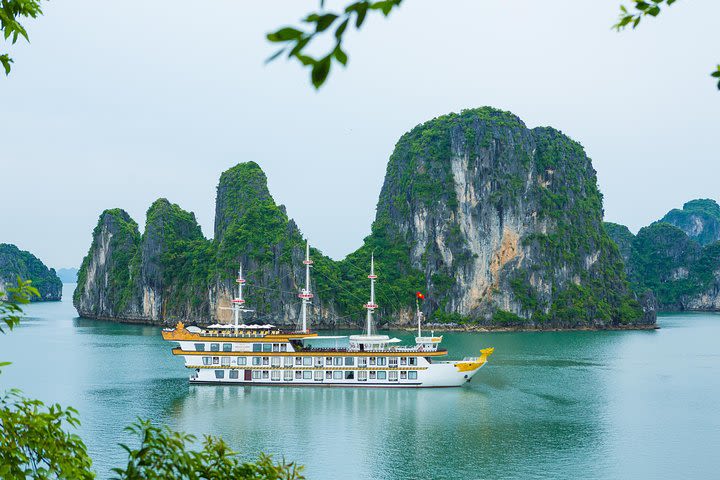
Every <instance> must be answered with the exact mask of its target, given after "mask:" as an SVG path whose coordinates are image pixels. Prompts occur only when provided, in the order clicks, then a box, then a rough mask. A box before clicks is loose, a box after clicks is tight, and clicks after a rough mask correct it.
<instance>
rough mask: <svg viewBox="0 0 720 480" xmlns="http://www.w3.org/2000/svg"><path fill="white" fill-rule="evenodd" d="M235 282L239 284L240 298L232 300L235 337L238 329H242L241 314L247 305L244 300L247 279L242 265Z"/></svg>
mask: <svg viewBox="0 0 720 480" xmlns="http://www.w3.org/2000/svg"><path fill="white" fill-rule="evenodd" d="M235 281H236V282H237V284H238V296H237V298H233V299H232V304H233V313H234V314H235V335H237V333H238V328H240V314H241V313H242V312H243V311H244V310H245V309H244V308H243V305H244V304H245V299H244V298H243V285H245V279H244V278H243V274H242V264H240V269H239V270H238V276H237V279H235Z"/></svg>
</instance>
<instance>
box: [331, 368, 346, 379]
mask: <svg viewBox="0 0 720 480" xmlns="http://www.w3.org/2000/svg"><path fill="white" fill-rule="evenodd" d="M332 375H333V380H342V378H343V373H342V372H341V371H340V370H335V371H334V372H332Z"/></svg>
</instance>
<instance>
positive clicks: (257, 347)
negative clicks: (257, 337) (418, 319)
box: [253, 343, 262, 352]
mask: <svg viewBox="0 0 720 480" xmlns="http://www.w3.org/2000/svg"><path fill="white" fill-rule="evenodd" d="M253 352H262V344H260V343H253Z"/></svg>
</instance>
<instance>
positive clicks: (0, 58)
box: [0, 55, 13, 331]
mask: <svg viewBox="0 0 720 480" xmlns="http://www.w3.org/2000/svg"><path fill="white" fill-rule="evenodd" d="M0 63H2V66H3V68H4V69H5V75H8V74H9V73H10V64H11V63H13V60H12V58H10V57H9V56H8V55H0ZM0 331H2V330H0Z"/></svg>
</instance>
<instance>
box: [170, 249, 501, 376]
mask: <svg viewBox="0 0 720 480" xmlns="http://www.w3.org/2000/svg"><path fill="white" fill-rule="evenodd" d="M303 263H304V265H305V286H304V288H302V289H301V290H300V294H299V295H298V297H299V298H300V301H301V314H300V316H301V325H299V326H298V328H296V329H295V330H286V329H281V328H278V327H275V326H274V325H269V324H264V325H259V324H251V325H246V324H244V323H242V321H241V318H242V314H243V313H245V312H250V311H251V310H248V309H246V308H245V300H244V298H243V287H244V286H245V283H246V280H245V279H244V278H243V275H242V267H241V268H240V271H239V272H238V277H237V279H236V282H237V288H238V290H237V297H236V298H233V299H232V300H231V306H230V307H228V308H230V309H231V310H232V311H233V314H234V323H232V324H214V325H209V326H207V327H197V326H188V327H186V326H185V325H183V323H182V322H179V323H178V324H177V325H176V326H175V328H166V329H164V330H163V332H162V336H163V339H165V340H167V341H170V342H176V343H177V344H178V346H177V347H176V348H174V349H173V350H172V353H173V355H178V356H182V357H183V358H184V359H185V366H186V367H187V368H188V369H191V370H192V371H193V373H192V375H191V376H190V383H200V384H203V383H204V384H221V383H222V384H228V383H232V384H245V385H298V386H333V387H337V386H343V387H396V388H397V387H406V388H408V387H409V388H412V387H415V388H418V387H459V386H461V385H463V384H465V383H467V382H469V381H470V380H471V379H472V378H473V376H474V375H475V374H476V373H477V372H478V371H479V370H480V368H482V367H483V366H484V365H485V364H486V363H487V361H488V357H489V356H490V355H491V354H492V353H493V350H494V349H493V348H485V349H483V350H480V355H479V356H477V357H466V358H464V359H463V360H454V361H448V360H441V359H442V358H443V357H445V356H447V354H448V352H447V350H445V349H442V348H439V345H440V343H441V342H442V339H443V337H442V335H441V336H435V335H434V334H432V333H431V334H430V336H423V334H422V313H421V312H420V309H419V307H418V309H417V321H418V331H417V337H415V344H414V345H401V340H399V339H397V338H390V337H389V336H387V335H381V334H379V333H377V332H375V329H374V324H373V314H374V312H375V310H376V309H377V308H378V305H377V304H376V303H375V281H376V280H377V275H375V259H374V256H372V257H371V259H370V274H369V275H368V279H369V280H370V301H369V302H368V303H366V304H365V305H364V307H365V309H366V310H367V316H366V322H365V329H364V332H363V334H361V335H350V336H349V337H347V336H320V335H318V334H317V333H315V332H311V331H310V330H309V329H308V308H309V307H310V305H311V304H312V299H313V293H312V292H311V289H310V267H311V265H312V263H313V262H312V260H311V259H310V247H309V245H308V244H306V246H305V260H304V262H303ZM340 341H342V342H343V343H344V346H337V345H338V343H339V342H340ZM332 344H335V346H332Z"/></svg>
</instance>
